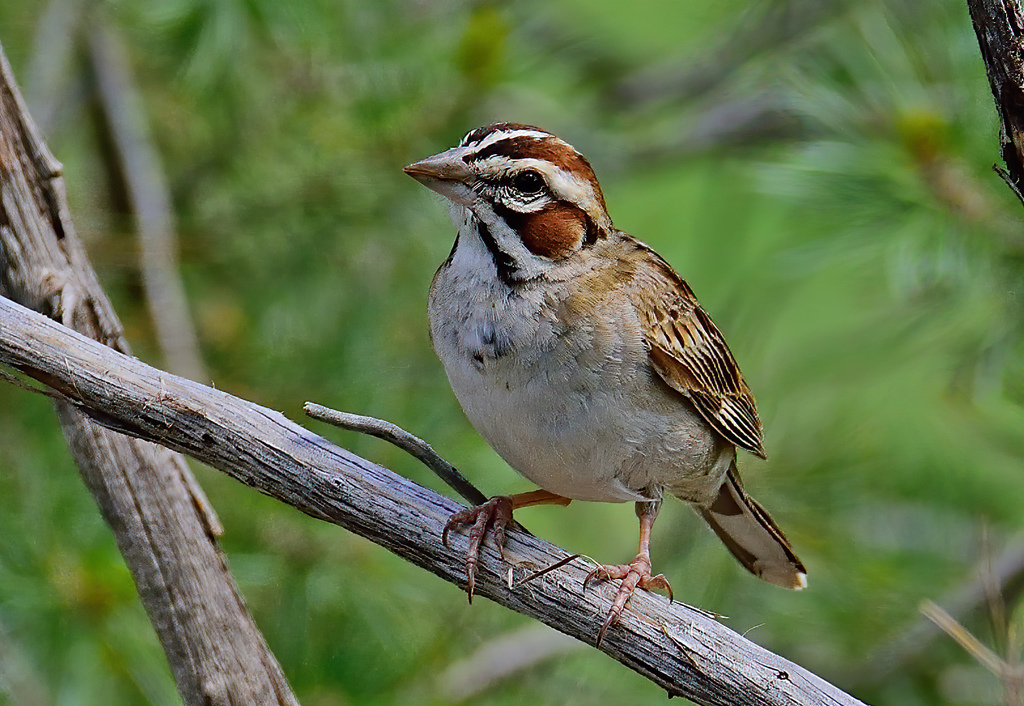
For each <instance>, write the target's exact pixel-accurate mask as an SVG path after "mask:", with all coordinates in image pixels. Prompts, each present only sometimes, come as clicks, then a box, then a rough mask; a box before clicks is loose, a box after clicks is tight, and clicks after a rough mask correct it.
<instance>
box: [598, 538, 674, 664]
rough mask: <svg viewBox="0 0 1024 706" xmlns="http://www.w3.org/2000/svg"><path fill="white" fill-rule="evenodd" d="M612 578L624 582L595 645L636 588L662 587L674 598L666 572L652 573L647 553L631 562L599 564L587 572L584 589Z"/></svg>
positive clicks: (620, 585) (599, 641) (620, 612)
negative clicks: (595, 582)
mask: <svg viewBox="0 0 1024 706" xmlns="http://www.w3.org/2000/svg"><path fill="white" fill-rule="evenodd" d="M611 579H620V580H621V581H622V583H620V584H619V592H618V593H617V594H616V595H615V600H614V601H613V602H612V607H611V609H610V610H609V611H608V617H607V618H605V621H604V624H602V625H601V629H600V630H598V632H597V643H596V644H595V647H600V646H601V641H602V640H603V639H604V634H605V631H607V630H608V628H610V627H611V626H612V625H614V624H615V623H617V622H618V621H619V617H620V616H621V615H622V611H623V609H624V608H625V607H626V604H627V603H628V602H629V599H630V598H632V596H633V592H634V591H636V589H638V588H642V589H643V590H645V591H651V590H654V589H656V588H660V589H662V590H665V591H668V599H669V601H671V600H672V586H671V585H670V584H669V582H668V579H666V578H665V575H664V574H658V575H657V576H652V575H651V559H650V557H649V556H647V555H645V554H640V555H638V556H637V558H636V559H634V560H633V561H632V562H630V563H629V564H613V565H604V564H602V565H600V566H598V567H597V568H596V569H594V570H593V571H591V572H590V573H589V574H587V578H586V579H584V581H583V590H584V591H586V590H587V586H588V585H589V584H590V582H591V581H594V580H596V581H608V580H611Z"/></svg>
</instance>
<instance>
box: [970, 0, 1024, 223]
mask: <svg viewBox="0 0 1024 706" xmlns="http://www.w3.org/2000/svg"><path fill="white" fill-rule="evenodd" d="M967 7H968V9H969V10H970V12H971V22H973V23H974V33H975V34H976V35H977V36H978V46H979V47H980V48H981V57H982V59H984V60H985V71H986V72H987V73H988V82H989V86H990V87H991V88H992V95H993V97H994V98H995V101H996V109H997V110H998V111H999V117H1000V121H1001V129H1000V152H1001V154H1002V158H1003V162H1004V163H1005V164H1006V168H1005V169H1002V168H1000V167H996V171H997V172H999V174H1000V176H1002V177H1003V179H1004V180H1005V181H1006V183H1007V184H1008V185H1009V186H1010V188H1011V189H1013V191H1014V193H1016V194H1017V198H1019V199H1020V200H1021V203H1024V9H1022V8H1021V3H1020V0H967Z"/></svg>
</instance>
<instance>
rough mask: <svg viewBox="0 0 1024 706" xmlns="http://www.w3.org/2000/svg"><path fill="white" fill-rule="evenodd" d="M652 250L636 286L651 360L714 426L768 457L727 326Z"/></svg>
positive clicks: (740, 443) (737, 444)
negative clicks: (727, 339)
mask: <svg viewBox="0 0 1024 706" xmlns="http://www.w3.org/2000/svg"><path fill="white" fill-rule="evenodd" d="M641 247H644V248H645V249H646V247H645V246H641ZM648 252H649V253H650V254H651V255H652V256H653V258H654V262H653V263H652V265H653V266H652V267H651V268H650V269H647V268H642V269H641V270H639V271H638V272H637V285H638V288H637V289H636V290H634V291H636V292H637V295H638V296H639V297H641V298H642V299H643V301H642V302H641V306H640V316H641V320H642V321H643V324H644V336H645V337H646V339H647V343H648V345H649V346H650V356H651V364H652V365H653V366H654V369H655V370H656V371H657V372H658V374H659V375H660V376H661V378H662V379H663V380H664V381H665V382H666V383H668V385H669V387H671V388H672V389H673V390H676V391H677V392H679V393H681V394H683V395H685V396H686V397H687V398H688V399H689V400H690V401H691V402H692V403H693V406H694V407H696V408H697V411H698V412H699V413H700V415H701V416H702V417H704V420H705V421H706V422H707V423H708V424H709V425H711V427H712V428H713V429H714V430H715V431H717V432H718V433H719V434H721V435H722V436H723V437H725V438H726V440H728V441H729V442H730V443H732V444H735V445H736V446H739V447H740V448H743V449H746V450H747V451H750V452H751V453H753V454H755V455H757V456H760V457H761V458H765V452H764V439H763V437H762V433H761V420H760V419H758V417H757V407H756V406H755V405H754V396H753V395H752V394H751V392H750V388H749V387H747V383H746V382H745V381H744V380H743V374H742V373H741V372H740V369H739V366H738V365H736V360H735V358H733V356H732V352H731V351H730V350H729V346H728V345H726V343H725V338H724V337H723V336H722V332H721V331H719V330H718V327H717V326H715V324H714V322H713V321H712V320H711V317H710V316H708V314H707V312H705V311H704V310H703V309H702V308H701V306H700V304H699V303H698V302H697V298H696V297H695V296H694V294H693V291H692V290H691V289H690V287H689V285H687V284H686V282H685V281H684V280H683V279H682V278H681V277H680V276H679V275H678V274H676V272H675V271H674V270H673V269H672V268H671V266H669V264H668V263H666V262H665V261H664V260H662V259H661V257H660V256H658V255H657V254H656V253H654V252H653V251H650V250H648ZM644 270H646V272H644ZM648 278H650V279H648ZM645 279H646V280H647V281H646V282H644V281H642V280H645ZM652 280H653V281H652Z"/></svg>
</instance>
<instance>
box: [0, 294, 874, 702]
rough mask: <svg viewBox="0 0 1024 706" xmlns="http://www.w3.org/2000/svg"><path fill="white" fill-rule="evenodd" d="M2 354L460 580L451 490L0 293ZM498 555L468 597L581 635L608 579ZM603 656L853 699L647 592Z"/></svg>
mask: <svg viewBox="0 0 1024 706" xmlns="http://www.w3.org/2000/svg"><path fill="white" fill-rule="evenodd" d="M0 363H4V364H6V365H9V366H12V367H14V368H16V369H18V370H20V371H22V372H23V373H25V374H27V375H29V376H30V377H32V378H34V379H36V380H39V381H42V382H44V383H45V384H47V385H48V386H50V387H52V388H53V389H55V390H57V391H59V392H60V393H61V394H62V395H63V396H65V397H66V398H67V399H69V400H71V402H72V404H74V405H78V406H79V407H80V408H81V409H85V410H88V411H89V414H91V415H93V416H94V417H95V418H98V419H102V420H103V421H104V423H105V424H108V425H112V426H115V427H117V428H119V429H121V430H124V431H126V432H130V433H132V434H136V435H138V436H141V437H144V438H147V439H151V440H154V441H157V442H159V443H160V444H164V445H166V446H168V447H170V448H173V449H176V450H178V451H182V452H184V453H187V454H188V455H190V456H192V457H193V458H196V459H198V460H200V461H203V462H205V463H208V464H210V465H211V466H213V467H215V468H218V469H220V470H222V471H224V472H225V473H227V474H228V475H230V476H231V477H233V478H235V479H236V480H238V481H240V482H242V483H245V484H246V485H248V486H251V487H253V488H255V489H257V490H259V491H260V492H263V493H265V494H267V495H270V496H271V497H274V498H276V499H278V500H280V501H282V502H285V503H287V504H289V505H292V506H293V507H295V508H297V509H299V510H301V511H302V512H304V513H306V514H307V515H310V516H312V517H315V518H318V519H321V520H325V521H327V522H332V523H335V524H338V525H341V526H343V527H345V528H347V529H349V530H351V531H353V532H355V533H356V534H359V535H361V536H363V537H366V538H368V539H370V540H371V541H373V542H376V543H377V544H380V545H381V546H383V547H385V548H387V549H388V550H390V551H392V552H395V553H396V554H398V555H400V556H402V557H404V558H406V559H408V560H409V561H411V562H413V563H415V564H417V565H418V566H421V567H423V568H425V569H427V570H429V571H431V572H433V573H434V574H436V575H438V576H440V577H441V578H443V579H444V580H446V581H449V582H452V583H457V584H459V585H462V584H463V583H464V581H465V565H464V559H465V554H464V552H465V544H464V539H463V537H464V535H461V534H456V535H455V536H454V537H453V541H452V546H451V547H445V546H444V545H443V544H442V543H441V532H442V529H443V527H444V524H445V522H446V520H447V519H448V517H449V516H450V515H451V514H452V513H453V512H455V511H456V510H458V509H459V506H458V505H457V504H456V503H455V502H454V501H452V500H450V499H448V498H445V497H443V496H440V495H438V494H436V493H434V492H433V491H430V490H427V489H425V488H422V487H420V486H418V485H416V484H415V483H413V482H412V481H409V480H408V479H406V478H403V477H401V476H398V475H395V474H394V473H392V472H391V471H389V470H387V469H385V468H382V467H380V466H377V465H375V464H373V463H371V462H369V461H366V460H364V459H362V458H359V457H358V456H355V455H354V454H352V453H350V452H348V451H346V450H344V449H341V448H339V447H337V446H335V445H333V444H331V443H330V442H328V441H326V440H325V439H323V438H321V437H319V436H317V435H316V434H313V433H312V432H310V431H308V430H306V429H304V428H302V427H300V426H299V425H297V424H295V423H293V422H291V421H289V420H288V419H286V418H285V417H284V416H283V415H281V414H280V413H278V412H275V411H273V410H270V409H267V408H265V407H261V406H259V405H256V404H253V403H251V402H247V401H245V400H242V399H239V398H237V397H234V396H232V395H230V394H228V393H226V392H223V391H220V390H216V389H213V388H210V387H206V386H204V385H200V384H199V383H196V382H192V381H190V380H186V379H184V378H180V377H177V376H174V375H171V374H169V373H165V372H162V371H160V370H157V369H155V368H152V367H150V366H149V365H146V364H145V363H143V362H141V361H139V360H137V359H135V358H131V357H129V356H126V355H123V354H120V353H118V352H116V351H114V350H112V349H110V348H107V347H105V346H102V345H99V344H97V343H96V342H95V341H92V340H91V339H88V338H85V337H83V336H81V335H79V334H77V333H75V332H73V331H70V330H68V329H66V328H64V327H62V326H61V325H60V324H58V323H56V322H54V321H52V320H50V319H47V318H46V317H43V316H40V315H38V314H35V313H33V312H31V311H28V310H27V309H24V308H23V307H20V306H18V305H17V304H15V303H13V302H9V301H6V300H0ZM505 555H506V558H507V560H508V562H507V563H506V562H504V561H502V559H501V557H500V556H499V555H498V553H497V551H496V550H495V549H493V548H492V547H491V546H489V545H488V546H486V547H485V549H484V552H483V561H482V563H481V566H480V572H479V576H478V577H477V594H478V595H481V596H484V597H486V598H489V599H491V600H494V601H496V602H498V603H500V604H502V605H504V606H507V607H509V608H511V609H513V610H516V611H518V612H520V613H523V614H525V615H529V616H531V617H533V618H536V619H537V620H540V621H542V622H544V623H546V624H548V625H550V626H551V627H553V628H555V629H556V630H559V631H561V632H563V633H565V634H567V635H570V636H572V637H575V638H576V639H578V640H582V641H584V642H587V643H589V644H593V643H594V640H595V639H596V637H597V629H598V627H599V626H600V624H601V621H602V620H603V618H604V616H605V614H606V612H607V610H608V606H609V603H610V601H611V600H612V598H613V597H614V596H613V594H614V587H613V586H611V585H607V584H602V585H598V586H597V587H595V588H594V589H593V590H588V591H587V592H586V593H583V592H582V591H581V587H582V585H583V579H584V577H585V576H586V575H587V573H588V571H589V570H590V568H591V567H590V566H589V565H587V563H586V562H585V561H584V560H582V559H577V560H575V561H573V562H570V563H569V564H567V565H566V566H564V567H562V568H560V569H558V570H556V571H552V572H550V573H547V574H545V575H544V576H543V577H542V578H541V579H538V580H536V581H534V582H531V583H526V584H523V583H521V579H522V578H523V577H524V576H529V575H530V574H532V573H534V572H535V571H537V570H538V569H541V568H544V567H546V566H549V565H551V564H553V563H555V562H557V561H559V560H560V559H562V558H564V557H566V556H567V554H566V552H565V551H564V550H562V549H559V548H558V547H555V546H552V545H551V544H549V543H547V542H544V541H542V540H540V539H538V538H536V537H532V536H529V535H528V534H526V533H524V532H520V531H515V530H513V531H510V533H509V541H508V546H507V547H506V549H505ZM602 648H603V650H604V651H605V652H607V653H608V654H609V655H611V656H612V657H614V658H615V659H617V660H618V661H620V662H622V663H623V664H625V665H626V666H628V667H630V668H632V669H634V670H636V671H637V672H639V673H640V674H642V675H644V676H646V677H647V678H649V679H651V680H652V681H654V682H655V683H657V684H658V685H660V686H661V687H663V688H664V689H666V690H667V691H668V692H669V694H673V695H680V696H686V697H687V698H690V699H692V700H694V701H696V702H697V703H701V704H719V705H722V706H725V705H728V706H736V705H746V704H749V705H750V706H754V705H755V704H756V705H759V706H773V705H776V704H778V705H780V706H781V705H783V704H785V705H787V706H796V705H808V706H809V705H811V704H814V705H815V706H820V705H822V704H843V705H846V706H852V705H853V704H859V703H861V702H859V701H857V700H856V699H854V698H853V697H851V696H849V695H847V694H845V693H843V692H842V691H840V690H839V689H837V688H836V687H834V686H832V685H831V684H829V683H827V682H825V681H824V680H822V679H821V678H820V677H817V676H815V675H814V674H811V673H810V672H808V671H807V670H806V669H804V668H802V667H800V666H798V665H796V664H793V663H792V662H789V661H787V660H785V659H783V658H782V657H779V656H778V655H775V654H773V653H771V652H769V651H767V650H765V649H764V648H762V647H759V646H758V645H755V644H754V643H752V642H750V641H749V640H747V639H745V638H744V637H742V636H740V635H738V634H737V633H735V632H734V631H732V630H730V629H728V628H726V627H725V626H723V625H721V624H720V623H718V622H716V621H715V620H713V619H712V618H711V617H708V616H707V615H706V614H705V613H704V612H703V611H698V610H695V609H693V608H690V607H688V606H685V605H683V604H680V603H672V604H669V603H668V601H667V599H665V598H663V597H661V596H656V595H654V594H647V593H643V594H640V595H637V596H635V597H634V598H633V600H632V603H631V605H630V607H629V608H628V609H627V610H626V612H625V613H624V614H623V619H622V621H621V623H620V624H619V625H616V626H614V627H613V628H612V629H610V630H609V632H608V634H607V635H606V636H605V639H604V642H603V645H602Z"/></svg>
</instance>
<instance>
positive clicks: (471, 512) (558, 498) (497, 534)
mask: <svg viewBox="0 0 1024 706" xmlns="http://www.w3.org/2000/svg"><path fill="white" fill-rule="evenodd" d="M571 502H572V500H571V499H569V498H567V497H564V496H562V495H555V494H554V493H549V492H548V491H546V490H531V491H530V492H528V493H517V494H516V495H496V496H495V497H493V498H491V499H490V500H488V501H487V502H485V503H483V504H482V505H477V506H475V507H468V508H466V509H465V510H460V511H459V512H456V513H455V514H454V515H452V516H451V517H450V518H449V519H448V523H447V524H446V525H445V526H444V532H442V533H441V541H442V542H443V543H444V545H445V546H446V547H447V546H448V533H449V532H451V531H452V530H453V529H455V528H456V527H459V526H460V525H469V546H468V547H467V548H466V593H468V594H469V602H470V603H472V602H473V589H474V587H475V586H476V567H477V564H479V563H480V547H481V546H482V545H483V542H484V537H485V536H486V534H487V530H488V529H490V530H491V532H492V533H493V534H494V543H495V544H496V545H497V547H498V552H499V553H500V554H501V558H502V559H504V558H505V528H506V527H508V525H509V523H510V522H512V512H513V511H514V510H517V509H519V508H521V507H529V506H530V505H546V504H551V505H568V504H569V503H571Z"/></svg>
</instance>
